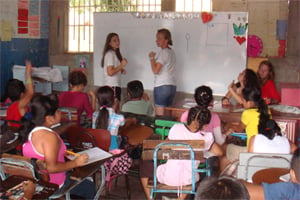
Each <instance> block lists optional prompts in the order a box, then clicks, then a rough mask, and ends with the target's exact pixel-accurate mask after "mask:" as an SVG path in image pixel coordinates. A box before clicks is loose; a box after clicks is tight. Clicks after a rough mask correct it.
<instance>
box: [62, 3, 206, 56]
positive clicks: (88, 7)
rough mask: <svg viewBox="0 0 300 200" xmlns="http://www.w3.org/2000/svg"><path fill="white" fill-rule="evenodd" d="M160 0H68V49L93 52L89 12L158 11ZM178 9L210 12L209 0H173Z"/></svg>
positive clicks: (179, 10)
mask: <svg viewBox="0 0 300 200" xmlns="http://www.w3.org/2000/svg"><path fill="white" fill-rule="evenodd" d="M161 1H164V0H69V23H68V33H69V34H68V39H69V40H68V52H93V37H94V36H93V33H94V32H93V25H94V22H93V12H160V11H161V10H162V9H161V6H162V4H161ZM174 1H175V4H176V7H175V10H176V11H178V12H200V11H211V0H174Z"/></svg>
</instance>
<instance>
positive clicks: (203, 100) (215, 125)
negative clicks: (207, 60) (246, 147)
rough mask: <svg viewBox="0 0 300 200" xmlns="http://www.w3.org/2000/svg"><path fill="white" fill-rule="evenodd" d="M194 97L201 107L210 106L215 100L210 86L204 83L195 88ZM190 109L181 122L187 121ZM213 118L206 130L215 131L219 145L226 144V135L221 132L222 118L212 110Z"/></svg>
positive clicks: (182, 116) (215, 137)
mask: <svg viewBox="0 0 300 200" xmlns="http://www.w3.org/2000/svg"><path fill="white" fill-rule="evenodd" d="M194 99H195V101H196V103H197V105H198V106H199V107H202V108H208V106H209V105H210V103H211V102H212V101H213V92H212V90H211V88H210V87H208V86H205V85H202V86H200V87H197V88H196V89H195V93H194ZM188 113H189V111H185V112H184V113H183V114H182V115H181V118H180V121H181V122H184V123H186V122H187V118H188ZM210 114H211V119H210V121H209V123H208V125H207V126H205V127H204V129H203V130H204V131H206V132H211V133H213V136H214V139H215V142H216V143H217V144H219V145H222V144H224V142H225V139H226V135H225V134H222V132H221V120H220V117H219V116H218V115H217V114H216V113H214V112H210Z"/></svg>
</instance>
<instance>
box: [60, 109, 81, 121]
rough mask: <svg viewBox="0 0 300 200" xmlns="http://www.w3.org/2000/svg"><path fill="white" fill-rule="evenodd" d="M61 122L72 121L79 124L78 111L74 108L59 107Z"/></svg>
mask: <svg viewBox="0 0 300 200" xmlns="http://www.w3.org/2000/svg"><path fill="white" fill-rule="evenodd" d="M59 110H60V112H61V121H63V122H64V121H72V122H76V123H78V124H79V116H78V109H77V108H75V107H59Z"/></svg>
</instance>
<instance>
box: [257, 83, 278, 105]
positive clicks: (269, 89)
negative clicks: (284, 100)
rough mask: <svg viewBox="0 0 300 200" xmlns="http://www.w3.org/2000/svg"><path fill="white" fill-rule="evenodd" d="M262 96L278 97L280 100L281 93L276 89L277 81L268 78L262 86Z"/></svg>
mask: <svg viewBox="0 0 300 200" xmlns="http://www.w3.org/2000/svg"><path fill="white" fill-rule="evenodd" d="M261 96H262V98H268V99H277V100H278V102H280V95H279V93H278V92H277V90H276V87H275V83H274V81H272V80H268V81H267V82H266V83H265V84H264V85H263V86H262V88H261Z"/></svg>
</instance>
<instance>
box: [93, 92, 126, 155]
mask: <svg viewBox="0 0 300 200" xmlns="http://www.w3.org/2000/svg"><path fill="white" fill-rule="evenodd" d="M96 96H97V99H98V104H99V110H98V111H96V112H94V113H93V120H92V128H98V129H106V130H109V132H110V134H111V140H110V141H111V142H110V148H109V150H113V149H118V148H119V145H118V131H119V127H120V126H123V125H124V124H125V118H124V116H123V115H120V114H117V113H116V111H115V109H114V107H115V104H116V101H115V92H114V89H113V88H111V87H110V86H102V87H100V88H99V89H98V90H97V93H96Z"/></svg>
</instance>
